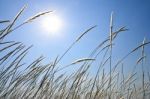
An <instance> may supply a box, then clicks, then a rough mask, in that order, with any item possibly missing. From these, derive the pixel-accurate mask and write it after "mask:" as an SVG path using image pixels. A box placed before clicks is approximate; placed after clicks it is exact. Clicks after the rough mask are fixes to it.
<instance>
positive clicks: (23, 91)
mask: <svg viewBox="0 0 150 99" xmlns="http://www.w3.org/2000/svg"><path fill="white" fill-rule="evenodd" d="M25 8H26V7H23V8H22V9H21V10H20V12H19V13H18V14H17V15H16V16H15V18H14V20H11V21H9V20H3V21H0V25H2V24H6V23H7V26H6V27H5V28H1V29H0V99H150V72H145V71H144V66H145V63H146V61H145V58H147V57H146V55H147V53H145V46H149V44H150V41H147V40H146V39H145V38H143V42H141V44H140V45H138V46H137V47H135V48H134V49H133V50H131V51H130V52H126V53H125V54H126V55H125V56H122V58H120V60H119V61H118V62H117V63H116V64H112V63H113V61H114V59H113V57H112V54H113V46H115V45H114V40H115V39H116V38H117V37H119V36H118V34H120V33H121V32H124V31H126V32H128V31H127V30H128V29H126V27H120V28H119V29H118V30H116V31H114V27H113V25H114V23H113V13H112V14H111V17H110V33H109V34H108V36H107V37H106V39H105V40H104V41H103V42H101V43H100V44H99V45H98V46H97V47H96V48H95V49H94V50H93V52H92V53H91V54H90V55H89V57H87V58H82V59H78V60H75V61H74V62H72V63H70V64H69V65H66V66H64V67H61V68H60V67H59V66H58V64H59V63H60V62H61V61H63V58H64V57H65V55H66V54H67V53H68V52H69V51H70V50H71V49H72V47H74V45H76V44H77V42H79V41H80V39H82V38H83V37H84V36H85V35H86V34H87V33H88V32H92V31H91V30H93V29H95V27H96V26H93V27H91V28H89V29H87V30H86V31H85V32H83V33H81V35H79V37H77V39H76V40H74V41H73V43H72V44H71V45H69V46H68V49H67V50H66V51H64V53H63V54H62V55H60V56H58V57H56V58H55V59H54V60H51V62H50V63H47V64H43V61H44V57H43V56H41V57H38V58H37V59H34V60H32V63H28V64H29V65H26V64H25V63H24V58H25V57H26V55H27V54H28V52H29V51H30V49H31V47H32V46H29V47H28V46H26V45H24V44H23V43H22V42H17V41H5V38H6V37H7V36H8V35H9V34H10V33H12V32H15V30H16V29H18V28H21V27H22V26H23V25H25V24H28V23H30V22H32V21H34V20H35V19H37V18H38V17H41V16H44V15H45V14H47V13H51V11H48V12H43V13H39V14H37V15H35V16H33V17H31V18H29V19H28V20H26V21H25V22H23V23H21V24H20V25H18V26H16V27H14V25H15V24H16V21H17V20H18V18H19V17H20V16H21V15H22V14H23V11H24V9H25ZM120 35H121V34H120ZM118 43H119V42H118ZM33 47H34V46H33ZM137 51H138V52H140V55H141V56H140V57H139V59H137V61H135V62H134V63H135V66H134V67H135V68H136V66H138V65H139V66H140V68H141V69H140V73H139V72H137V71H136V69H135V68H134V70H133V71H132V72H124V66H126V65H124V60H125V59H127V58H128V57H129V56H132V55H134V54H135V52H137ZM100 55H101V57H102V58H101V60H97V57H98V56H100ZM96 61H100V64H99V67H98V70H97V71H96V75H95V76H90V72H91V71H90V67H91V66H92V65H93V63H94V62H96ZM26 63H27V62H26ZM76 64H79V66H80V67H79V69H78V70H76V71H75V72H72V73H71V74H67V73H62V72H61V71H64V70H65V69H66V68H68V67H70V66H73V65H76ZM22 67H25V68H24V69H23V70H22V69H21V68H22ZM103 67H107V68H109V72H106V71H105V69H104V68H103Z"/></svg>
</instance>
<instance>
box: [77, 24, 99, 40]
mask: <svg viewBox="0 0 150 99" xmlns="http://www.w3.org/2000/svg"><path fill="white" fill-rule="evenodd" d="M95 27H96V25H95V26H93V27H91V28H89V29H87V30H86V31H85V32H83V33H82V34H81V35H80V36H79V37H78V38H77V39H76V42H78V41H79V40H80V39H81V38H82V37H83V36H84V35H85V34H87V33H88V32H89V31H91V30H92V29H94V28H95Z"/></svg>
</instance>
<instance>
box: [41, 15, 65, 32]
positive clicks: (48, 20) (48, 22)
mask: <svg viewBox="0 0 150 99" xmlns="http://www.w3.org/2000/svg"><path fill="white" fill-rule="evenodd" d="M41 22H42V24H41V25H42V28H43V29H44V30H45V31H46V32H48V34H55V33H56V32H59V31H60V30H61V28H62V20H61V18H60V17H58V16H56V15H47V16H45V17H43V19H42V21H41Z"/></svg>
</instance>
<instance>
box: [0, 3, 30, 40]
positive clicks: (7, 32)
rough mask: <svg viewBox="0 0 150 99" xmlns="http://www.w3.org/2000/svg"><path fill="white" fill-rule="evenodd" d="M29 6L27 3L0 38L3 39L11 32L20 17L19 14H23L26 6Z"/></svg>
mask: <svg viewBox="0 0 150 99" xmlns="http://www.w3.org/2000/svg"><path fill="white" fill-rule="evenodd" d="M26 7H27V5H25V6H24V7H23V8H22V9H21V10H20V11H19V13H18V14H17V15H16V17H15V18H14V20H13V21H12V22H11V23H10V25H9V26H8V27H7V28H6V29H5V30H4V31H3V32H2V33H1V35H2V34H3V35H2V36H1V37H0V40H1V39H3V38H4V37H5V36H6V35H8V34H9V33H10V29H11V28H12V26H13V25H14V24H15V22H16V21H17V19H18V18H19V16H20V15H21V14H22V12H23V11H24V10H25V8H26Z"/></svg>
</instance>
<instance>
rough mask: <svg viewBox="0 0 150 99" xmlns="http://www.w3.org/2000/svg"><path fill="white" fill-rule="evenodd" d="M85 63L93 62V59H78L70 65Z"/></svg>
mask: <svg viewBox="0 0 150 99" xmlns="http://www.w3.org/2000/svg"><path fill="white" fill-rule="evenodd" d="M85 61H95V59H92V58H82V59H78V60H76V61H74V62H73V63H71V65H74V64H77V63H81V62H85Z"/></svg>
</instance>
